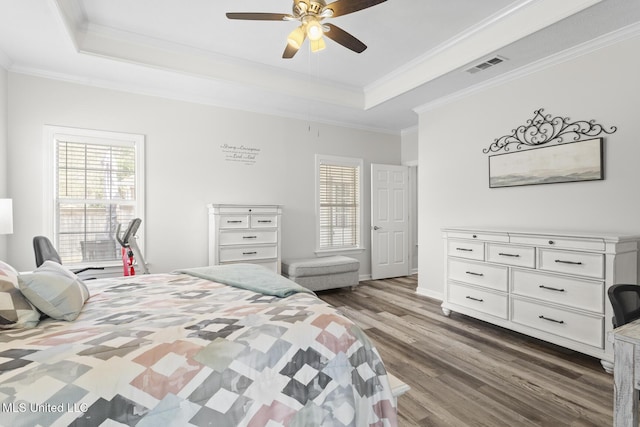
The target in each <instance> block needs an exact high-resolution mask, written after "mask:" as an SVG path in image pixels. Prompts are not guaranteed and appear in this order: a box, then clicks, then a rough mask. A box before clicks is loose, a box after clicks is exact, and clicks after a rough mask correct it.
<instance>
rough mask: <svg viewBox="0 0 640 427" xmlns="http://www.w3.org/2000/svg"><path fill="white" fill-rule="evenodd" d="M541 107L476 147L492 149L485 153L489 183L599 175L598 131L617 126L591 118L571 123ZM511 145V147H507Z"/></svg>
mask: <svg viewBox="0 0 640 427" xmlns="http://www.w3.org/2000/svg"><path fill="white" fill-rule="evenodd" d="M543 111H544V110H543V109H542V108H540V109H539V110H536V111H535V112H534V116H533V118H532V119H530V120H528V121H527V123H526V124H524V125H522V126H518V127H517V128H516V129H514V130H513V131H512V133H511V134H510V135H505V136H502V137H500V138H498V139H496V140H495V141H494V142H493V144H491V145H490V146H489V148H486V149H484V150H482V151H483V152H484V153H485V154H486V153H496V154H492V155H491V156H489V187H490V188H498V187H514V186H521V185H533V184H555V183H562V182H577V181H594V180H602V179H604V161H603V139H602V137H598V135H601V134H612V133H614V132H615V131H616V130H617V128H616V127H615V126H611V127H609V128H608V129H607V128H604V127H603V126H602V125H600V124H598V123H596V122H595V121H594V120H590V121H586V120H580V121H576V122H571V121H570V120H569V118H568V117H553V116H552V115H550V114H544V113H543ZM525 146H526V147H527V149H526V150H521V148H523V147H525ZM513 147H515V148H516V149H515V150H514V151H515V152H509V151H510V150H511V148H513ZM501 150H502V151H503V152H499V151H501Z"/></svg>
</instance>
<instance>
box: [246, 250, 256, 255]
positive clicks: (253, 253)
mask: <svg viewBox="0 0 640 427" xmlns="http://www.w3.org/2000/svg"><path fill="white" fill-rule="evenodd" d="M257 253H258V252H256V251H252V252H242V255H255V254H257Z"/></svg>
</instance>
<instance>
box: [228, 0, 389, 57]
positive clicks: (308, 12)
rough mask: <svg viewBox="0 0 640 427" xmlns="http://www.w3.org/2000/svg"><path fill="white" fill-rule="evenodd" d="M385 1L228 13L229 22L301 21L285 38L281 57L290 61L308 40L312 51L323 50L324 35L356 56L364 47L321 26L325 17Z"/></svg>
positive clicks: (296, 4)
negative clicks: (285, 44)
mask: <svg viewBox="0 0 640 427" xmlns="http://www.w3.org/2000/svg"><path fill="white" fill-rule="evenodd" d="M385 1H387V0H336V1H334V2H333V3H329V4H327V3H326V2H325V0H293V13H292V14H285V13H260V12H258V13H251V12H250V13H243V12H239V13H235V12H234V13H227V18H229V19H243V20H249V21H300V26H298V27H297V28H296V29H295V30H293V31H292V32H291V33H290V34H289V37H287V46H286V47H285V49H284V53H283V54H282V57H283V58H287V59H288V58H293V57H294V56H295V54H296V53H297V52H298V50H299V49H300V46H302V44H303V43H304V41H305V39H306V38H307V37H308V38H309V43H310V45H311V51H313V52H317V51H319V50H322V49H324V48H325V42H324V38H323V36H327V37H329V38H330V39H331V40H333V41H335V42H337V43H339V44H341V45H342V46H344V47H346V48H347V49H351V50H352V51H354V52H356V53H362V52H363V51H364V50H365V49H366V48H367V45H365V44H364V43H362V42H361V41H360V40H358V39H357V38H355V37H354V36H352V35H351V34H349V33H347V32H346V31H344V30H343V29H342V28H340V27H338V26H336V25H333V24H324V23H322V21H323V20H324V19H326V18H335V17H337V16H342V15H347V14H349V13H353V12H358V11H359V10H362V9H366V8H368V7H371V6H375V5H377V4H380V3H383V2H385Z"/></svg>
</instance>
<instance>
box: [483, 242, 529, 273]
mask: <svg viewBox="0 0 640 427" xmlns="http://www.w3.org/2000/svg"><path fill="white" fill-rule="evenodd" d="M487 261H490V262H497V263H499V264H507V265H515V266H518V267H529V268H534V267H535V266H536V250H535V248H532V247H528V246H514V245H501V244H498V243H489V244H487Z"/></svg>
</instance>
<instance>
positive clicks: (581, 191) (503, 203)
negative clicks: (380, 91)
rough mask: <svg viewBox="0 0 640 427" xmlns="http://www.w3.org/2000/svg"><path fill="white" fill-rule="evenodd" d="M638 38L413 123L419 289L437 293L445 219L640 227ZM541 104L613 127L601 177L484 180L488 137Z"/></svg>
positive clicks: (566, 227)
mask: <svg viewBox="0 0 640 427" xmlns="http://www.w3.org/2000/svg"><path fill="white" fill-rule="evenodd" d="M637 52H640V38H635V39H632V40H626V41H622V42H619V43H618V44H616V45H614V46H610V47H607V48H603V49H601V50H598V51H595V52H592V53H590V54H588V55H585V56H582V57H579V58H576V59H572V60H570V61H567V62H564V63H561V64H557V65H555V66H552V67H549V68H546V69H544V70H542V71H539V72H537V73H535V74H531V75H528V76H525V77H522V78H520V79H518V80H515V81H510V82H507V83H504V84H502V85H501V86H498V87H493V88H491V89H487V90H484V91H482V92H479V93H475V94H473V95H470V96H468V97H466V98H464V99H461V100H458V101H455V102H452V103H450V104H447V105H443V106H440V107H438V108H434V109H431V110H428V109H426V108H425V109H424V111H422V112H421V114H420V124H419V134H420V136H419V163H420V168H419V185H420V204H419V210H420V236H419V241H420V255H419V269H420V278H419V287H420V291H421V292H424V293H426V294H430V295H433V296H435V297H442V290H443V281H444V279H443V270H444V268H443V267H444V256H443V243H442V237H441V232H440V229H441V227H444V226H455V225H470V226H479V227H482V226H504V227H514V228H515V227H520V228H522V227H526V228H532V229H561V230H587V231H588V230H602V231H613V232H621V233H629V234H640V197H638V188H639V184H640V120H639V119H638V115H639V113H640V108H639V107H640V78H638V69H639V68H640V55H637ZM541 107H542V108H544V109H545V112H546V113H548V114H552V115H554V116H563V117H566V116H568V117H569V118H570V119H571V120H572V121H576V120H591V119H594V120H596V121H597V122H598V123H600V124H603V125H606V126H612V125H615V126H617V127H618V131H617V132H616V133H614V134H612V135H608V136H607V135H605V163H604V168H605V170H604V172H605V180H604V181H591V182H580V183H563V184H551V185H534V186H525V187H511V188H496V189H489V186H488V155H487V154H484V153H483V152H482V150H483V149H484V148H487V147H488V146H489V145H490V144H491V143H492V142H493V141H494V139H496V138H498V137H500V136H503V135H506V134H510V133H511V131H512V129H514V128H515V127H517V126H519V125H521V124H525V122H526V120H528V119H531V118H532V117H533V112H534V110H536V109H538V108H541Z"/></svg>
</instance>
